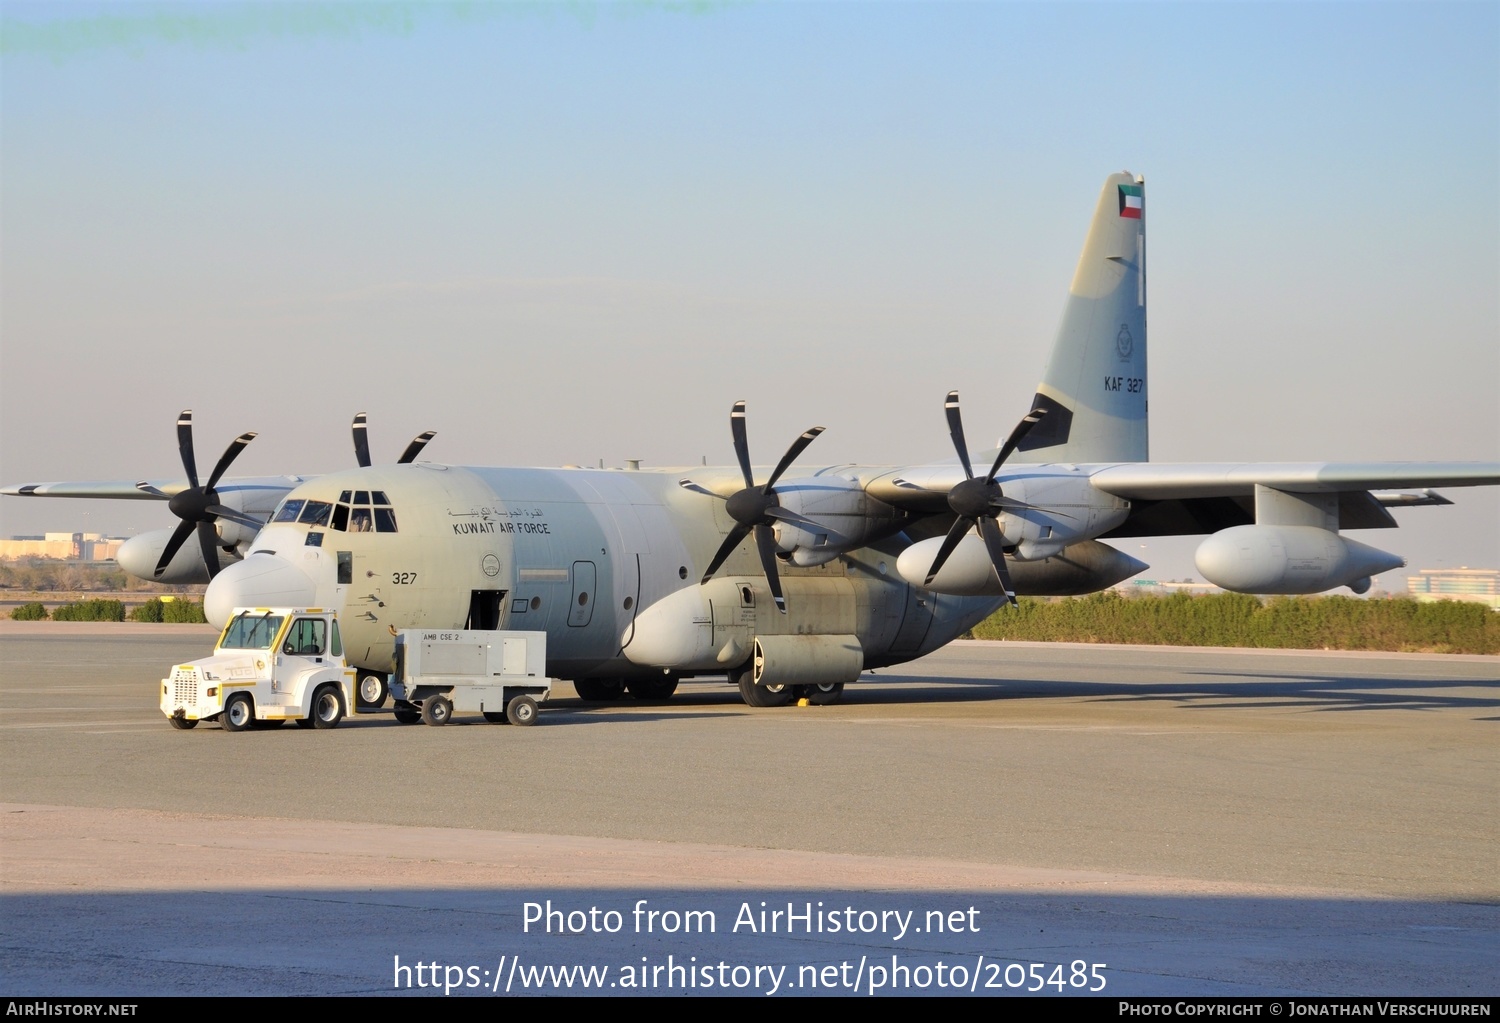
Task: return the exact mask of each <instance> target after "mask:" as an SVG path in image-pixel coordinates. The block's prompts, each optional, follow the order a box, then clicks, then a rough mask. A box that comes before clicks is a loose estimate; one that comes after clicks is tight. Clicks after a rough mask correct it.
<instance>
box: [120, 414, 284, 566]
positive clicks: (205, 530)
mask: <svg viewBox="0 0 1500 1023" xmlns="http://www.w3.org/2000/svg"><path fill="white" fill-rule="evenodd" d="M254 439H255V434H253V433H242V434H240V435H239V436H238V437H236V438H235V439H234V440H232V441H230V442H229V447H227V448H225V449H224V454H223V455H222V456H221V457H220V458H219V464H218V465H215V466H214V471H213V472H212V473H210V474H209V477H208V482H207V483H204V484H203V485H202V486H199V484H198V462H197V460H196V459H195V458H194V457H193V410H192V409H183V410H182V414H181V415H180V416H178V417H177V450H178V452H179V453H180V454H181V455H182V468H183V469H184V470H185V471H186V472H187V478H188V488H187V489H186V490H184V491H181V492H180V493H178V494H175V495H173V496H172V497H169V498H167V507H168V508H170V509H172V514H173V515H176V516H177V517H178V518H179V519H181V520H182V521H181V522H180V523H178V525H177V529H176V530H174V531H173V533H172V537H171V539H169V540H168V541H167V546H166V547H165V548H164V549H163V550H162V552H161V559H160V560H159V561H157V563H156V573H155V574H156V575H161V574H162V573H163V572H165V571H166V570H167V566H168V565H170V564H171V563H172V559H173V558H174V557H176V556H177V552H178V551H179V550H180V549H181V548H182V545H183V544H184V543H186V542H187V538H188V534H189V533H191V532H194V531H195V530H196V531H197V533H198V544H199V546H200V547H201V548H202V549H203V563H204V564H205V565H206V566H207V567H208V575H209V578H210V579H211V578H213V577H214V576H216V575H218V574H219V552H218V546H219V538H218V533H217V532H216V531H215V530H214V523H215V522H217V521H218V520H219V519H229V520H230V521H232V522H238V523H240V524H241V525H243V526H248V527H249V528H251V529H259V528H260V527H261V525H262V523H261V522H260V520H259V519H255V518H251V517H250V516H249V515H246V514H244V513H243V512H239V511H236V510H235V509H233V508H230V507H228V506H226V505H224V504H221V503H220V502H219V495H218V493H217V492H216V491H215V490H214V487H215V486H216V485H217V484H218V482H219V478H220V477H221V476H223V475H224V471H225V470H226V469H228V468H229V465H230V463H231V462H233V461H234V460H235V458H237V457H238V456H239V453H240V452H241V451H243V450H244V449H245V445H246V444H249V443H250V442H251V441H252V440H254ZM135 486H136V489H137V490H140V491H143V492H144V493H147V494H151V495H153V496H154V497H167V495H166V494H165V493H163V492H162V491H160V490H158V489H156V488H155V487H153V486H152V485H151V484H149V483H146V482H144V481H142V482H140V483H137V484H136V485H135Z"/></svg>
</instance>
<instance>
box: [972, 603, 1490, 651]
mask: <svg viewBox="0 0 1500 1023" xmlns="http://www.w3.org/2000/svg"><path fill="white" fill-rule="evenodd" d="M973 635H974V638H976V639H1011V640H1029V641H1036V642H1066V643H1136V644H1169V645H1174V646H1241V647H1286V648H1293V649H1302V650H1323V649H1326V650H1397V651H1401V650H1405V651H1430V652H1435V653H1455V654H1494V653H1500V614H1496V613H1495V612H1493V611H1491V610H1489V609H1488V608H1487V607H1485V606H1484V605H1482V604H1475V603H1464V602H1460V601H1452V600H1443V601H1435V602H1431V603H1420V602H1418V601H1415V600H1411V599H1407V598H1394V599H1385V600H1358V599H1355V598H1353V597H1273V598H1271V599H1270V600H1269V601H1266V602H1265V603H1262V602H1261V600H1260V599H1259V598H1257V597H1252V596H1248V595H1246V594H1242V593H1219V594H1207V595H1202V596H1189V595H1187V594H1185V593H1174V594H1172V595H1171V596H1169V597H1123V596H1121V595H1120V594H1118V593H1116V592H1114V591H1112V590H1107V591H1105V592H1103V593H1094V594H1090V595H1089V596H1087V597H1073V598H1066V599H1061V600H1044V599H1040V598H1037V599H1031V598H1026V599H1023V600H1022V601H1021V605H1020V607H1019V608H1005V609H1001V610H1000V611H998V612H996V613H995V614H994V615H992V616H991V617H990V618H989V619H987V620H986V621H984V622H981V623H980V624H979V625H978V626H976V627H975V629H974V633H973Z"/></svg>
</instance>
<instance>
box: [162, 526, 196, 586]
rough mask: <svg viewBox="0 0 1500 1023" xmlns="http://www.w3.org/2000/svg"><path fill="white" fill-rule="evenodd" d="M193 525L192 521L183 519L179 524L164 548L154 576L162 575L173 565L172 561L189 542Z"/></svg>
mask: <svg viewBox="0 0 1500 1023" xmlns="http://www.w3.org/2000/svg"><path fill="white" fill-rule="evenodd" d="M193 525H194V523H193V521H192V520H191V519H183V520H182V521H181V522H178V523H177V528H176V529H174V530H172V537H171V539H169V540H168V541H167V545H166V546H165V547H163V548H162V552H161V558H160V560H158V561H157V562H156V571H155V572H153V573H152V575H161V574H162V573H163V572H165V571H166V570H167V566H168V565H170V564H171V563H172V559H173V558H175V557H177V552H178V551H179V550H181V549H182V545H183V544H184V543H186V542H187V538H188V534H189V533H191V532H192V531H193Z"/></svg>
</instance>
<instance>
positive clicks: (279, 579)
mask: <svg viewBox="0 0 1500 1023" xmlns="http://www.w3.org/2000/svg"><path fill="white" fill-rule="evenodd" d="M317 594H318V587H317V584H316V583H315V582H314V581H313V580H312V579H311V578H309V577H308V576H307V575H306V574H305V573H304V572H302V570H301V569H300V568H299V567H298V566H297V565H296V563H294V562H291V561H288V560H287V559H286V558H283V557H281V556H280V555H278V554H272V553H270V552H269V551H258V552H256V553H254V554H251V555H250V556H249V557H248V558H246V559H245V560H244V561H241V562H239V563H238V564H235V565H229V566H228V567H226V568H225V569H224V570H223V571H221V572H220V573H219V574H218V575H216V576H214V579H213V582H211V583H209V584H208V591H207V592H206V593H204V595H203V614H204V617H206V618H207V619H208V620H209V621H210V622H211V623H213V624H214V625H216V626H219V627H220V628H222V627H223V626H224V623H225V622H227V621H229V618H230V616H231V615H232V614H233V613H234V609H235V608H237V607H311V606H314V605H315V604H316V603H317Z"/></svg>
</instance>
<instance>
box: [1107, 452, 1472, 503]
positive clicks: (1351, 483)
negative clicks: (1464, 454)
mask: <svg viewBox="0 0 1500 1023" xmlns="http://www.w3.org/2000/svg"><path fill="white" fill-rule="evenodd" d="M1089 479H1090V481H1091V482H1092V483H1093V485H1094V487H1095V488H1096V489H1098V490H1102V491H1104V492H1105V493H1106V494H1114V495H1115V496H1116V497H1124V498H1128V499H1130V500H1138V501H1169V500H1173V499H1179V498H1192V497H1241V496H1249V495H1252V494H1254V493H1255V488H1256V486H1263V487H1270V488H1272V489H1273V490H1284V491H1288V492H1290V493H1297V494H1316V493H1342V492H1346V491H1352V490H1399V489H1405V488H1425V487H1484V486H1495V485H1497V484H1500V463H1495V462H1240V463H1227V462H1175V463H1174V462H1164V463H1154V462H1141V463H1137V464H1133V465H1114V466H1109V467H1107V468H1101V469H1099V470H1098V471H1096V472H1093V473H1090V475H1089Z"/></svg>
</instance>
